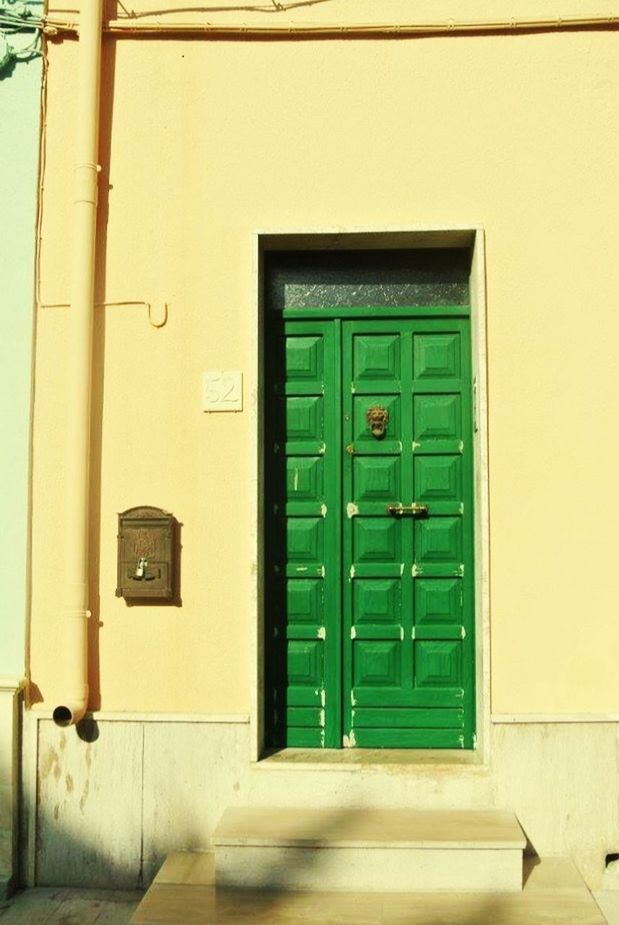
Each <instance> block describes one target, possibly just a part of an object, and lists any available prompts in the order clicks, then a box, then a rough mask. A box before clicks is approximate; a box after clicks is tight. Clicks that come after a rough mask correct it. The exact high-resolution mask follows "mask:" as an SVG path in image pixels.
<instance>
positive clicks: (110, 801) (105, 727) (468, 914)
mask: <svg viewBox="0 0 619 925" xmlns="http://www.w3.org/2000/svg"><path fill="white" fill-rule="evenodd" d="M44 722H46V723H47V731H46V732H45V733H44V734H43V735H42V736H40V740H41V742H42V747H41V752H40V758H39V768H40V770H39V775H38V779H37V794H36V795H33V794H29V799H28V800H27V803H28V804H29V805H30V806H31V807H33V809H34V811H36V815H37V819H36V827H35V826H30V827H29V830H30V831H31V832H33V831H35V829H36V832H37V837H36V845H31V846H30V850H31V852H34V853H35V854H36V866H37V885H41V886H45V885H48V886H54V887H59V888H60V887H81V888H84V887H89V888H99V889H116V890H135V889H140V888H145V887H146V886H148V885H149V883H150V881H151V879H152V875H153V873H154V872H155V871H156V870H157V869H158V867H159V866H160V864H161V863H163V861H164V860H165V857H166V856H167V854H168V853H170V852H173V851H182V850H194V851H195V850H196V849H198V848H202V849H207V848H208V844H209V839H208V832H207V831H206V830H205V828H204V826H203V824H202V825H201V824H200V823H199V821H198V813H197V812H196V809H197V807H196V795H195V792H194V791H192V788H191V787H188V786H187V781H186V778H184V776H183V774H182V767H179V768H178V769H177V773H174V768H173V764H172V763H173V760H174V758H173V755H171V754H168V757H167V759H166V758H165V756H162V757H163V760H167V761H168V762H170V773H169V774H167V775H165V774H164V780H166V781H168V783H167V785H166V786H167V788H168V789H167V792H165V791H161V792H160V793H159V795H158V801H156V800H155V801H154V800H153V797H154V795H155V794H154V791H153V789H151V790H150V792H149V794H148V796H149V799H150V802H151V804H152V806H151V810H152V811H153V812H154V813H155V814H159V815H160V818H159V824H160V825H161V823H162V822H163V823H164V825H165V824H166V822H167V824H168V825H170V820H171V826H173V825H174V820H175V816H178V818H179V819H181V820H185V823H184V824H183V823H182V822H180V823H179V825H178V828H177V829H173V828H172V827H170V828H169V829H168V830H167V831H166V830H164V829H162V830H161V832H162V835H161V834H160V837H159V839H158V842H157V851H158V857H156V856H153V855H151V856H150V857H148V858H147V857H146V855H147V853H148V852H147V849H146V847H145V832H146V830H147V829H149V827H150V828H151V829H152V820H151V821H150V822H149V821H148V820H147V819H145V796H146V794H145V791H144V787H143V785H142V774H141V771H140V768H141V766H140V764H139V761H138V763H137V764H136V763H135V762H134V761H132V759H131V757H130V755H128V753H127V750H126V749H123V742H125V741H126V737H125V736H124V733H122V730H118V729H117V728H116V727H118V726H123V727H125V728H126V727H127V726H129V725H133V726H135V725H136V724H130V723H124V722H123V723H107V724H102V725H101V729H98V728H97V727H96V724H94V725H93V727H92V728H91V732H90V734H89V735H88V736H86V735H84V734H83V733H84V732H85V729H82V730H80V731H81V733H82V735H80V736H79V737H78V732H77V731H76V730H61V729H57V728H56V727H53V725H52V724H51V723H50V722H49V721H44ZM111 727H114V729H113V730H112V728H111ZM93 729H95V731H96V734H93V731H92V730H93ZM99 732H100V733H101V735H100V736H99V738H98V734H99ZM135 733H136V730H135V729H132V730H131V734H132V735H134V736H135ZM196 734H197V735H198V736H199V735H200V733H199V732H197V733H196ZM99 739H100V740H101V742H105V740H106V739H107V740H108V741H107V745H106V748H107V753H106V755H102V754H101V753H100V752H99V751H98V750H97V749H98V748H99V747H100V745H101V742H100V741H99ZM141 750H143V746H140V744H139V741H138V742H136V747H135V749H134V750H133V751H134V753H135V754H136V755H139V754H140V753H141ZM220 759H224V760H225V752H222V753H221V755H220ZM110 760H111V761H112V762H113V763H112V765H110V763H109V762H110ZM205 774H208V771H206V770H205ZM234 776H235V772H234V770H233V769H231V777H230V778H227V777H225V778H224V783H223V784H221V785H220V786H219V789H217V788H218V785H217V784H216V783H215V784H214V788H215V789H212V790H211V789H209V788H208V787H207V788H205V790H204V791H203V793H202V796H201V797H200V798H201V799H202V798H203V795H204V792H206V793H207V794H212V797H211V799H212V804H213V806H214V807H219V806H222V807H224V806H225V805H230V804H231V803H233V802H234V796H235V793H236V791H235V793H233V792H232V791H233V790H234V788H233V779H234ZM106 778H108V780H107V782H106ZM222 787H223V789H222ZM102 788H103V789H104V790H105V792H102ZM132 788H133V790H134V792H135V793H136V794H137V795H138V797H139V798H138V799H133V798H132V797H131V790H132ZM181 788H184V792H182V796H181V798H180V800H179V798H178V796H179V791H181ZM123 789H125V790H126V793H125V794H123V792H122V791H123ZM228 790H229V791H230V792H228ZM89 791H90V794H89ZM284 799H285V796H284ZM237 800H238V795H237ZM363 809H364V802H363V801H361V800H357V801H356V802H351V803H350V805H347V806H343V807H339V808H337V807H334V808H333V809H332V810H331V815H330V817H329V819H328V821H327V823H326V826H325V824H324V823H322V824H321V826H320V831H318V830H317V831H316V832H315V836H316V841H317V842H318V841H319V842H320V843H325V842H328V836H329V833H332V832H335V831H337V832H338V833H341V832H342V831H344V832H345V831H346V829H347V828H348V826H349V825H352V823H353V818H354V814H355V813H358V812H359V811H363ZM291 811H294V808H293V807H292V808H291ZM127 814H129V815H131V816H132V817H133V820H132V821H131V820H128V818H127ZM128 831H130V832H131V837H129V836H128V834H127V832H128ZM151 835H152V832H151ZM310 836H311V833H310ZM310 840H311V838H310ZM25 849H26V850H27V849H28V846H27V845H26V846H25ZM333 850H337V849H333ZM324 863H325V858H324V852H319V851H311V850H309V851H306V852H304V854H303V856H302V857H298V858H297V859H295V858H292V859H288V860H281V861H280V862H279V863H278V867H277V870H276V871H275V874H274V872H273V871H272V870H269V871H265V875H264V880H263V884H262V886H263V888H252V889H243V890H238V889H235V890H231V889H226V888H220V889H214V888H212V887H211V888H208V887H206V888H201V889H200V891H199V900H198V901H199V908H196V901H195V900H194V899H193V898H192V897H196V891H195V890H193V889H192V887H190V886H182V885H179V886H178V887H177V889H179V890H186V891H187V892H186V895H187V897H188V899H187V903H188V905H187V912H188V913H189V911H191V917H190V918H189V917H187V919H185V918H183V919H179V921H178V923H177V925H186V922H187V921H191V922H192V923H196V925H198V923H202V922H204V925H206V923H215V922H217V923H218V925H223V923H226V922H233V921H235V922H238V921H254V922H264V923H268V925H278V923H284V922H285V923H288V922H290V921H298V922H315V923H317V925H318V923H320V922H321V921H323V922H330V923H336V922H344V923H345V922H349V923H351V922H354V923H355V925H380V923H385V922H388V923H393V925H421V923H422V925H444V923H447V922H449V923H450V925H451V923H456V922H457V923H458V925H485V923H488V925H502V923H505V925H508V923H509V925H512V923H513V922H514V921H515V920H516V919H517V918H518V913H517V909H516V903H517V897H518V895H519V894H516V897H514V894H506V895H503V896H502V895H498V894H488V895H483V894H468V895H467V894H456V895H455V896H454V894H452V895H450V896H445V894H438V893H428V894H424V893H408V894H406V893H372V894H368V893H365V894H364V893H362V890H363V884H362V883H359V884H357V885H356V886H357V890H356V891H355V892H351V893H349V892H323V893H319V894H318V895H316V893H309V892H299V891H295V890H294V887H295V884H296V883H297V882H298V878H299V873H300V871H301V870H303V872H304V873H307V871H308V868H309V867H313V868H314V871H313V873H314V879H315V880H316V881H317V882H320V879H321V876H320V872H321V867H322V865H323V864H324ZM327 863H328V859H327ZM353 880H354V872H351V882H353ZM273 883H275V885H276V886H277V889H272V888H267V887H268V885H269V884H273ZM168 888H169V887H168ZM180 895H181V897H182V895H183V894H180ZM146 902H147V903H148V900H147V901H146ZM181 902H182V898H181ZM454 904H457V913H458V915H457V917H455V918H454V917H453V916H454ZM521 914H522V915H524V916H525V917H526V914H527V910H526V906H524V905H523V907H522V910H521Z"/></svg>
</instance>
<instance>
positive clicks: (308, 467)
mask: <svg viewBox="0 0 619 925" xmlns="http://www.w3.org/2000/svg"><path fill="white" fill-rule="evenodd" d="M266 379H267V391H268V392H269V393H270V394H271V400H270V403H269V407H268V409H267V431H266V438H267V439H266V444H267V456H266V467H267V472H266V485H267V501H266V524H267V530H266V555H265V559H266V592H267V593H266V621H265V622H266V626H267V645H266V657H265V662H266V669H267V670H266V695H267V696H266V705H267V724H268V727H269V728H270V731H271V743H272V744H275V745H278V746H282V745H288V746H316V747H327V748H339V747H342V746H348V747H352V746H359V747H368V748H375V747H388V748H406V747H414V748H472V747H473V746H474V619H473V518H472V515H473V511H472V507H473V493H472V426H471V416H472V415H471V410H472V409H471V371H470V339H469V320H468V319H461V318H427V317H426V318H419V319H405V318H381V319H370V318H359V319H346V318H345V319H339V318H331V319H326V320H324V321H322V320H311V321H309V320H295V321H285V322H282V324H281V329H280V331H279V333H277V334H276V335H275V336H273V338H272V341H271V344H270V347H269V351H268V355H267V376H266ZM371 409H375V410H376V409H377V410H378V413H379V414H385V415H386V425H385V431H384V434H382V435H381V434H377V433H373V431H372V428H371V424H370V422H369V418H368V412H370V411H371Z"/></svg>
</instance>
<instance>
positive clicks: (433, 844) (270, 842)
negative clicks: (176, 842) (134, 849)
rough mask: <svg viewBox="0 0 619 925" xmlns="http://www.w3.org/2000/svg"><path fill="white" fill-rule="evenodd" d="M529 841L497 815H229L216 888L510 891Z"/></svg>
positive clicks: (279, 811) (273, 811)
mask: <svg viewBox="0 0 619 925" xmlns="http://www.w3.org/2000/svg"><path fill="white" fill-rule="evenodd" d="M525 844H526V839H525V836H524V833H523V831H522V829H521V828H520V825H519V823H518V820H517V819H516V817H515V816H514V814H513V813H510V812H502V811H495V810H481V811H480V810H411V809H398V810H391V809H385V810H382V809H295V808H281V807H278V808H265V807H229V808H228V809H227V810H226V811H225V813H224V815H223V816H222V819H221V821H220V823H219V825H218V827H217V828H216V830H215V832H214V834H213V838H212V846H213V848H214V852H215V876H216V883H217V885H218V886H227V887H252V888H258V889H278V890H347V891H360V890H363V891H379V892H383V891H388V892H393V891H399V892H412V891H419V890H423V891H454V892H465V891H466V892H468V891H473V892H479V891H484V890H488V891H493V892H510V891H511V892H513V891H518V890H521V889H522V855H523V851H524V848H525Z"/></svg>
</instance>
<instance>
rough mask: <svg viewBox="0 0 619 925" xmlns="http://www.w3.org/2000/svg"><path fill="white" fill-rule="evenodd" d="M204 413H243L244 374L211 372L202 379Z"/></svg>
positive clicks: (220, 371)
mask: <svg viewBox="0 0 619 925" xmlns="http://www.w3.org/2000/svg"><path fill="white" fill-rule="evenodd" d="M202 410H203V411H242V410H243V373H241V372H235V371H232V372H230V371H223V370H211V371H210V372H207V373H204V375H203V377H202Z"/></svg>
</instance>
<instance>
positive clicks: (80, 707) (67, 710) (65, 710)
mask: <svg viewBox="0 0 619 925" xmlns="http://www.w3.org/2000/svg"><path fill="white" fill-rule="evenodd" d="M87 709H88V701H87V700H73V701H67V702H66V703H62V704H58V706H57V707H55V709H54V712H53V713H52V719H53V721H54V722H55V724H56V725H57V726H60V727H61V728H65V727H66V726H75V725H76V724H77V723H79V721H80V720H81V719H84V716H85V715H86V711H87Z"/></svg>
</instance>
